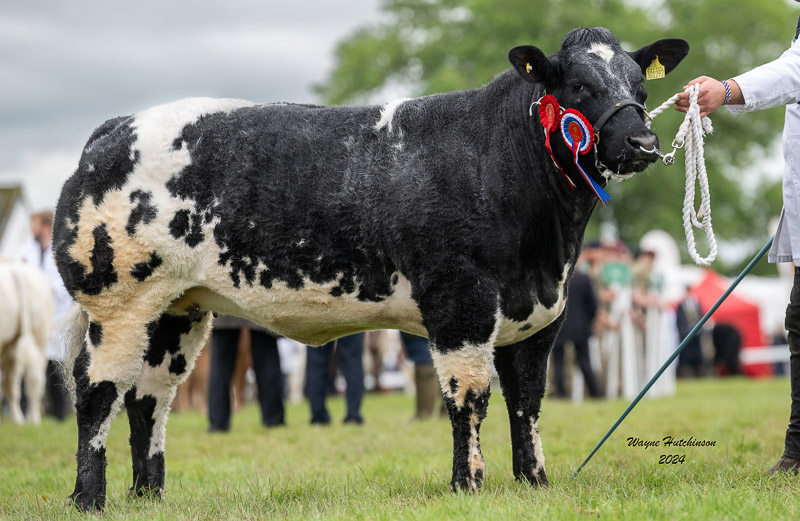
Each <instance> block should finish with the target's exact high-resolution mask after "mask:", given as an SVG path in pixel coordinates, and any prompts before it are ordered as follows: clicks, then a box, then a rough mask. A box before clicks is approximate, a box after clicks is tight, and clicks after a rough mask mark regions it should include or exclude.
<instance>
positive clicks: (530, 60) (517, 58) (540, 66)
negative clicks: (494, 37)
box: [508, 45, 554, 85]
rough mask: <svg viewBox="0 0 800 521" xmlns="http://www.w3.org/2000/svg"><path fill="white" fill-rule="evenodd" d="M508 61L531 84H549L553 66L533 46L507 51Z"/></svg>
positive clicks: (522, 46) (552, 74)
mask: <svg viewBox="0 0 800 521" xmlns="http://www.w3.org/2000/svg"><path fill="white" fill-rule="evenodd" d="M508 61H510V62H511V65H513V66H514V68H515V69H516V70H517V72H518V73H519V75H520V76H522V77H523V78H524V79H526V80H528V81H530V82H533V83H544V84H545V85H547V84H549V83H550V80H551V79H552V78H553V76H554V73H553V65H552V64H551V63H550V60H549V59H548V58H547V56H545V55H544V53H543V52H542V51H541V50H540V49H539V48H538V47H534V46H533V45H520V46H519V47H514V48H513V49H511V50H510V51H508Z"/></svg>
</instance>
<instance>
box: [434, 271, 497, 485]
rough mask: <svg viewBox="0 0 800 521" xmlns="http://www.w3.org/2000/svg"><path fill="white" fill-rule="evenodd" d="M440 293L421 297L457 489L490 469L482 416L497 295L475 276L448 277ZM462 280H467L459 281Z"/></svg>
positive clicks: (476, 481) (486, 400)
mask: <svg viewBox="0 0 800 521" xmlns="http://www.w3.org/2000/svg"><path fill="white" fill-rule="evenodd" d="M446 280H447V281H448V283H447V285H446V286H447V289H444V288H443V287H439V290H440V291H443V292H445V293H446V294H445V295H442V294H441V293H440V294H439V295H438V297H437V298H431V299H430V300H429V299H428V298H427V297H429V295H425V296H423V298H421V299H420V300H421V304H422V305H421V311H422V313H423V317H424V320H425V325H426V327H427V328H428V333H429V336H430V340H431V349H432V355H433V363H434V366H435V367H436V372H437V373H438V375H439V383H440V384H441V387H442V394H443V395H444V400H445V403H446V404H447V410H448V413H449V415H450V422H451V424H452V428H453V477H452V480H451V482H450V485H451V488H452V489H453V490H457V489H461V490H466V491H472V490H477V489H479V488H480V487H481V483H482V481H483V475H484V460H483V455H482V454H481V447H480V428H481V422H482V421H483V419H484V418H485V417H486V409H487V406H488V405H489V383H490V380H491V374H492V355H493V348H494V339H495V337H496V335H497V318H496V316H497V298H496V295H494V294H493V293H488V292H486V293H483V292H481V291H480V290H481V285H480V284H471V283H467V284H464V283H463V281H468V280H469V279H467V278H463V279H460V278H459V277H452V278H451V277H448V278H447V279H446ZM458 282H462V284H458Z"/></svg>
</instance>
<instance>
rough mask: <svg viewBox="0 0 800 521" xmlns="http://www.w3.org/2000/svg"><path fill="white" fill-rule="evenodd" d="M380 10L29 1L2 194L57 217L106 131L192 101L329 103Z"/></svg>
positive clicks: (4, 62)
mask: <svg viewBox="0 0 800 521" xmlns="http://www.w3.org/2000/svg"><path fill="white" fill-rule="evenodd" d="M379 4H380V0H346V1H340V2H332V1H325V0H306V1H295V2H287V1H273V0H267V1H260V2H257V1H248V0H225V1H224V2H222V1H216V2H214V1H209V0H191V1H187V0H169V1H154V0H139V1H137V2H109V1H107V0H106V1H98V0H89V1H79V0H76V1H73V2H64V1H61V0H44V1H40V0H28V1H24V2H3V3H2V6H0V186H5V185H11V184H18V183H20V182H22V183H24V187H25V191H26V198H27V200H28V202H29V203H30V205H31V207H32V209H33V210H40V209H44V208H48V207H53V206H54V205H55V201H56V199H57V198H58V194H59V192H60V189H61V185H62V183H63V182H64V180H66V178H67V177H69V175H70V174H71V173H72V171H73V170H74V169H75V166H76V165H77V161H78V157H79V156H80V152H81V149H82V147H83V144H84V143H85V142H86V139H87V138H88V137H89V135H90V134H91V132H92V130H94V129H95V128H96V127H97V126H98V125H99V124H101V123H102V122H103V121H105V120H107V119H109V118H112V117H115V116H120V115H127V114H131V113H134V112H137V111H139V110H141V109H143V108H147V107H149V106H152V105H157V104H160V103H164V102H168V101H172V100H175V99H180V98H185V97H189V96H212V97H226V98H244V99H250V100H253V101H259V102H273V101H292V102H318V101H320V100H319V99H317V97H316V95H315V94H314V92H313V90H312V85H313V84H315V83H319V82H321V81H323V80H324V79H325V78H326V77H327V74H328V73H329V72H330V70H331V68H332V66H333V51H334V49H335V46H336V43H337V42H338V41H340V40H341V39H343V38H344V37H346V36H347V35H349V34H351V32H352V31H353V30H354V29H355V28H357V27H360V26H364V25H367V24H373V23H377V22H378V21H379V20H380V19H381V15H380V12H379Z"/></svg>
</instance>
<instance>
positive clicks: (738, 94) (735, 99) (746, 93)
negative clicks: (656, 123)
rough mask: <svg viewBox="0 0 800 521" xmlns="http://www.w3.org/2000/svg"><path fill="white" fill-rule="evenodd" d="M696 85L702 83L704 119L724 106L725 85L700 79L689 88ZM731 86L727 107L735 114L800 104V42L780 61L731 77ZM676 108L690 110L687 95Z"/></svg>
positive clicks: (681, 96) (691, 82)
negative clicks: (788, 104) (798, 102)
mask: <svg viewBox="0 0 800 521" xmlns="http://www.w3.org/2000/svg"><path fill="white" fill-rule="evenodd" d="M695 83H700V93H699V95H698V103H699V104H700V112H701V114H702V115H703V116H706V115H708V114H710V113H712V112H714V111H715V110H717V109H718V108H719V107H720V106H721V105H722V104H723V102H724V100H725V87H724V86H723V85H722V82H720V81H717V80H715V79H713V78H709V77H707V76H701V77H699V78H696V79H694V80H692V81H690V82H689V85H693V84H695ZM728 85H729V87H730V89H731V99H730V101H729V102H728V108H729V109H730V111H731V112H733V113H734V114H735V113H738V112H751V111H754V110H763V109H769V108H772V107H779V106H781V105H786V104H787V103H795V102H797V101H800V41H798V42H795V43H794V44H793V45H792V46H791V47H790V48H789V49H788V50H787V51H786V52H784V53H783V54H782V55H781V57H780V58H778V59H777V60H774V61H771V62H769V63H766V64H764V65H761V66H759V67H756V68H755V69H752V70H750V71H747V72H745V73H743V74H740V75H739V76H736V77H734V78H732V79H731V80H729V81H728ZM687 87H688V85H687ZM685 88H686V87H684V89H685ZM675 108H676V109H677V110H679V111H681V112H686V110H688V108H689V94H688V93H687V92H684V93H683V94H681V95H680V97H679V98H678V102H677V103H676V104H675Z"/></svg>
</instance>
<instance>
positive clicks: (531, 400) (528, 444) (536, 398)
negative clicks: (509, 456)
mask: <svg viewBox="0 0 800 521" xmlns="http://www.w3.org/2000/svg"><path fill="white" fill-rule="evenodd" d="M560 327H561V319H558V320H556V321H555V322H553V323H552V324H550V325H549V326H547V327H546V328H544V329H542V330H541V331H539V332H538V333H536V334H535V335H533V336H531V337H530V338H528V339H526V340H523V341H522V342H518V343H516V344H512V345H509V346H499V347H497V348H496V349H495V358H494V361H495V367H496V369H497V373H498V374H499V376H500V387H501V388H502V391H503V397H504V398H505V401H506V407H507V408H508V418H509V423H510V425H511V448H512V452H513V466H514V477H516V478H517V479H518V480H520V481H521V480H525V481H527V482H528V483H530V484H531V485H534V486H539V485H542V486H547V485H549V482H548V481H547V474H546V473H545V470H544V450H543V449H542V439H541V437H540V436H539V411H540V409H541V405H542V397H543V396H544V392H545V385H546V378H547V357H548V355H549V353H550V349H551V348H552V347H553V342H554V341H555V338H556V333H558V329H559V328H560Z"/></svg>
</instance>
